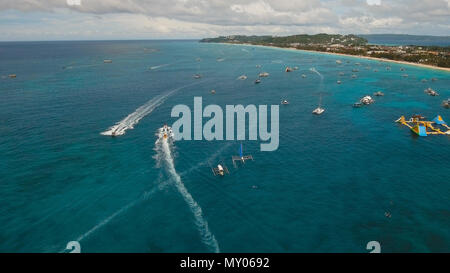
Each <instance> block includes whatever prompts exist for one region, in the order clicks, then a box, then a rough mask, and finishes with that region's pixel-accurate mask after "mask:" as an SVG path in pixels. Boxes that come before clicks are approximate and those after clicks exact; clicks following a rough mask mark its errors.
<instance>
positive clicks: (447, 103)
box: [442, 98, 450, 109]
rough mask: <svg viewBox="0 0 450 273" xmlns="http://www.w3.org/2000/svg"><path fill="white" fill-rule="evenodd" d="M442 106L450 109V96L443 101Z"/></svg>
mask: <svg viewBox="0 0 450 273" xmlns="http://www.w3.org/2000/svg"><path fill="white" fill-rule="evenodd" d="M442 107H444V108H447V109H450V98H449V99H447V100H444V101H443V102H442Z"/></svg>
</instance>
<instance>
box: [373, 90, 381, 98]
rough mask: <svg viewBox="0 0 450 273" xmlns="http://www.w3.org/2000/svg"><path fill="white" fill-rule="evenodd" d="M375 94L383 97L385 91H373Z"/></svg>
mask: <svg viewBox="0 0 450 273" xmlns="http://www.w3.org/2000/svg"><path fill="white" fill-rule="evenodd" d="M373 95H374V96H377V97H382V96H384V93H383V92H381V91H378V92H375V93H373Z"/></svg>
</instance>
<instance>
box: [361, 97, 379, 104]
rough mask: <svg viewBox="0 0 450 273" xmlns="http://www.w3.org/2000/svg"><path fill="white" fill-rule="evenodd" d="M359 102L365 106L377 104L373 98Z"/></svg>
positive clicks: (366, 98)
mask: <svg viewBox="0 0 450 273" xmlns="http://www.w3.org/2000/svg"><path fill="white" fill-rule="evenodd" d="M359 102H361V103H362V104H365V105H369V104H372V103H374V102H375V100H374V99H372V97H371V96H364V97H363V98H362V99H361V100H360V101H359Z"/></svg>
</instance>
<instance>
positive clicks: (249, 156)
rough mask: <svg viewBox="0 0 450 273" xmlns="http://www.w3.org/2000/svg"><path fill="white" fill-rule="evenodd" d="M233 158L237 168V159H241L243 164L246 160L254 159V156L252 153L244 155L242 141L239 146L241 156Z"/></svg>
mask: <svg viewBox="0 0 450 273" xmlns="http://www.w3.org/2000/svg"><path fill="white" fill-rule="evenodd" d="M231 160H232V161H233V165H234V167H235V168H236V167H237V165H236V161H240V162H241V163H242V164H245V161H246V160H253V157H252V156H251V155H244V153H243V149H242V143H241V146H240V147H239V156H232V157H231Z"/></svg>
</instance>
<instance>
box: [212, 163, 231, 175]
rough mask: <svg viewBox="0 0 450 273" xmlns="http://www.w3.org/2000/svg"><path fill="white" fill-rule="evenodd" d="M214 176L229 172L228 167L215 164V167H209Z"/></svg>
mask: <svg viewBox="0 0 450 273" xmlns="http://www.w3.org/2000/svg"><path fill="white" fill-rule="evenodd" d="M211 170H212V172H213V174H214V176H225V174H229V173H230V172H229V171H228V168H227V167H226V166H225V165H223V166H222V165H221V164H219V165H217V167H216V168H211Z"/></svg>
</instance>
